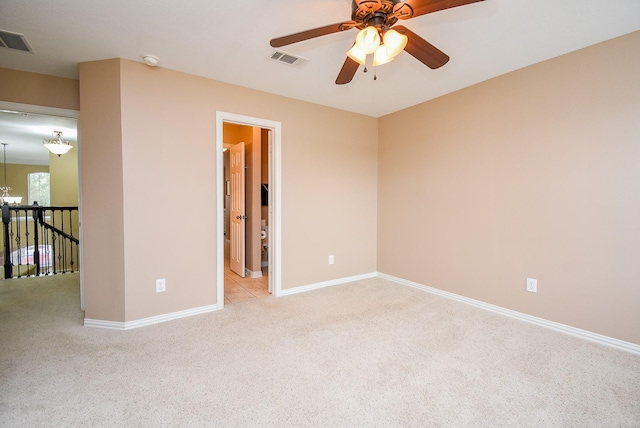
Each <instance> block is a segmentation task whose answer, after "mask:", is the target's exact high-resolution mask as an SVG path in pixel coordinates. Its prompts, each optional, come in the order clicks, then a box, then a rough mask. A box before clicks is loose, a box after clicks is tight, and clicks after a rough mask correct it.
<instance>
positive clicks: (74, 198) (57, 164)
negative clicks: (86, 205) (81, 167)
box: [49, 147, 78, 206]
mask: <svg viewBox="0 0 640 428" xmlns="http://www.w3.org/2000/svg"><path fill="white" fill-rule="evenodd" d="M49 172H50V174H51V175H50V179H51V205H52V206H77V205H78V148H77V147H74V148H73V149H71V150H70V151H69V152H68V153H67V154H65V155H63V156H58V155H54V154H53V153H50V154H49Z"/></svg>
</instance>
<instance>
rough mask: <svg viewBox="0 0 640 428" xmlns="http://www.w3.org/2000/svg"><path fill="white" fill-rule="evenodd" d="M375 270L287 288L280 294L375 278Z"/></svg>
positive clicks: (290, 293)
mask: <svg viewBox="0 0 640 428" xmlns="http://www.w3.org/2000/svg"><path fill="white" fill-rule="evenodd" d="M376 276H377V273H376V272H372V273H365V274H362V275H355V276H348V277H345V278H338V279H333V280H331V281H323V282H317V283H315V284H309V285H302V286H300V287H293V288H287V289H285V290H282V291H281V292H280V296H290V295H292V294H298V293H305V292H307V291H311V290H317V289H319V288H325V287H331V286H333V285H340V284H346V283H347V282H353V281H361V280H363V279H369V278H375V277H376Z"/></svg>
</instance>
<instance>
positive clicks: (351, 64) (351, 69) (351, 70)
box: [336, 57, 360, 85]
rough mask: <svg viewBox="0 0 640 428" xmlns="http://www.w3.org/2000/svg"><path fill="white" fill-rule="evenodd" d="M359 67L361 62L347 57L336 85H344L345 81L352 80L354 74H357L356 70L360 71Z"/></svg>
mask: <svg viewBox="0 0 640 428" xmlns="http://www.w3.org/2000/svg"><path fill="white" fill-rule="evenodd" d="M358 67H360V64H358V63H357V62H355V61H354V60H352V59H351V58H349V57H347V59H346V60H345V61H344V64H342V68H341V69H340V73H338V77H337V78H336V85H344V84H345V83H349V82H351V80H353V76H355V75H356V71H358Z"/></svg>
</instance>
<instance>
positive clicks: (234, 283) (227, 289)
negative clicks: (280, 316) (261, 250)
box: [224, 240, 271, 305]
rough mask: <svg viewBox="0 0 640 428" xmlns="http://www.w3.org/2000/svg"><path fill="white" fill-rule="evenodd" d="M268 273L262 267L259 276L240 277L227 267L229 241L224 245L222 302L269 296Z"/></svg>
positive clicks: (227, 302)
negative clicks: (260, 275)
mask: <svg viewBox="0 0 640 428" xmlns="http://www.w3.org/2000/svg"><path fill="white" fill-rule="evenodd" d="M268 275H269V273H268V270H267V268H266V267H263V268H262V277H260V278H250V277H248V276H247V277H245V278H242V277H241V276H240V275H238V274H236V273H235V272H233V271H231V269H230V268H229V241H228V240H225V245H224V304H225V305H227V304H229V303H236V302H243V301H245V300H253V299H260V298H263V297H267V296H270V295H271V293H269V276H268Z"/></svg>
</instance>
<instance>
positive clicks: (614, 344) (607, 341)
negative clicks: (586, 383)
mask: <svg viewBox="0 0 640 428" xmlns="http://www.w3.org/2000/svg"><path fill="white" fill-rule="evenodd" d="M377 276H378V277H380V278H383V279H386V280H388V281H392V282H395V283H398V284H402V285H407V286H409V287H413V288H417V289H419V290H422V291H426V292H428V293H431V294H436V295H438V296H441V297H445V298H447V299H452V300H456V301H458V302H461V303H466V304H467V305H471V306H475V307H477V308H480V309H484V310H487V311H491V312H494V313H497V314H500V315H504V316H507V317H510V318H515V319H517V320H520V321H525V322H528V323H531V324H535V325H538V326H540V327H544V328H548V329H551V330H555V331H557V332H560V333H564V334H568V335H570V336H574V337H578V338H580V339H584V340H589V341H591V342H595V343H598V344H600V345H604V346H608V347H611V348H616V349H619V350H621V351H627V352H631V353H633V354H640V345H636V344H635V343H631V342H625V341H623V340H619V339H615V338H613V337H609V336H604V335H602V334H598V333H593V332H590V331H587V330H582V329H579V328H576V327H571V326H569V325H566V324H560V323H557V322H554V321H549V320H546V319H544V318H538V317H534V316H532V315H528V314H525V313H522V312H517V311H513V310H511V309H507V308H503V307H501V306H496V305H492V304H489V303H485V302H482V301H480V300H475V299H470V298H468V297H464V296H461V295H459V294H455V293H450V292H448V291H444V290H439V289H437V288H433V287H429V286H426V285H422V284H418V283H417V282H413V281H409V280H406V279H402V278H398V277H395V276H392V275H387V274H384V273H380V272H378V274H377Z"/></svg>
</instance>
